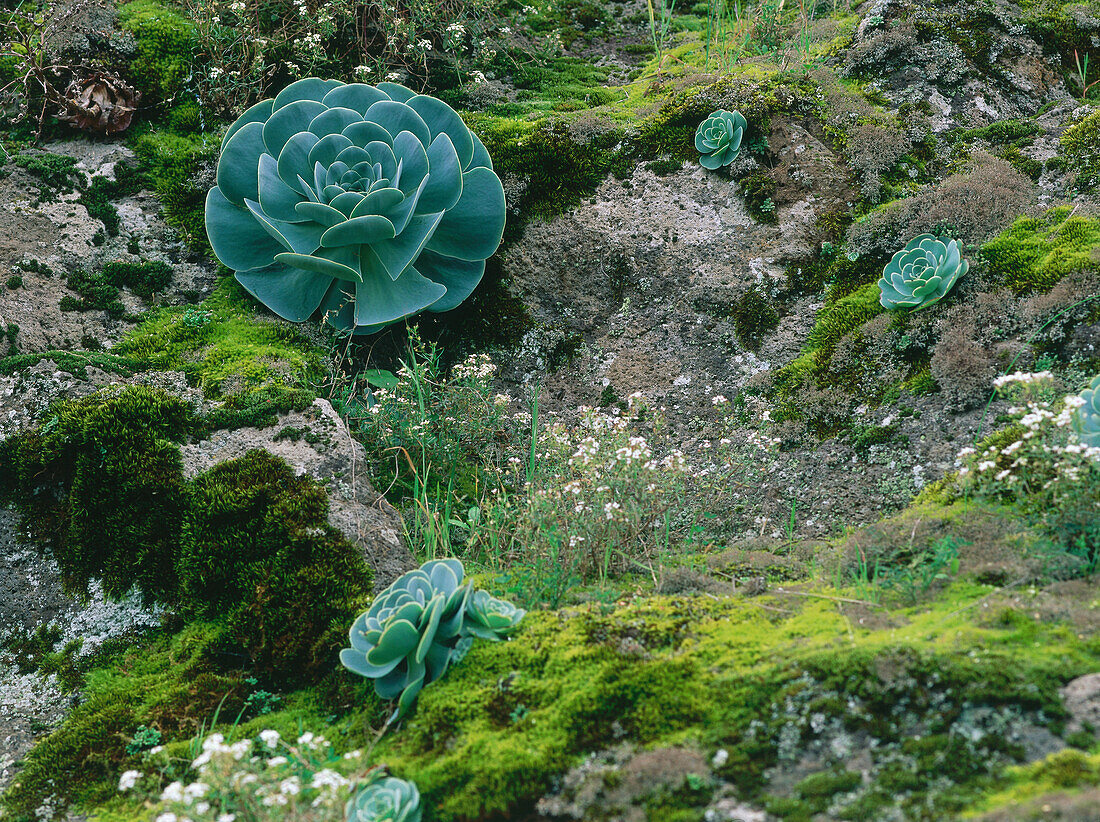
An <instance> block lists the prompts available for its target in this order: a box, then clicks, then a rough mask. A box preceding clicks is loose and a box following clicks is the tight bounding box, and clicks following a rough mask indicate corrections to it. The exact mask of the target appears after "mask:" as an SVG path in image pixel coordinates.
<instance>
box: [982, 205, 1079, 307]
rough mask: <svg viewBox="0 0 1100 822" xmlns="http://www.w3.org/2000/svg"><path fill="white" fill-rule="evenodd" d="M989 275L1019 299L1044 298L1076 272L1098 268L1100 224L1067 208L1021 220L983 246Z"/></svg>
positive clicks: (1054, 209)
mask: <svg viewBox="0 0 1100 822" xmlns="http://www.w3.org/2000/svg"><path fill="white" fill-rule="evenodd" d="M981 253H982V256H983V257H984V258H985V260H986V262H987V264H988V266H989V273H990V274H991V275H992V277H994V281H995V282H996V283H997V284H998V285H1004V286H1007V287H1008V288H1010V289H1012V290H1013V291H1014V292H1015V293H1016V294H1031V293H1045V292H1047V291H1050V289H1052V288H1053V287H1054V286H1055V285H1057V284H1058V283H1059V282H1060V281H1061V280H1062V278H1064V277H1065V276H1066V275H1067V274H1069V273H1070V272H1073V271H1080V270H1083V269H1100V220H1096V219H1092V218H1090V217H1087V216H1084V215H1080V214H1076V213H1074V209H1072V208H1070V207H1069V206H1062V207H1059V208H1053V209H1050V210H1049V211H1047V212H1046V213H1045V214H1043V215H1042V216H1039V217H1021V218H1020V219H1018V220H1016V222H1014V223H1013V224H1012V226H1011V227H1010V228H1008V229H1007V230H1006V231H1004V232H1003V233H1001V234H1000V235H998V236H997V237H995V238H993V239H992V240H990V241H989V242H988V243H986V244H985V245H983V246H982V249H981Z"/></svg>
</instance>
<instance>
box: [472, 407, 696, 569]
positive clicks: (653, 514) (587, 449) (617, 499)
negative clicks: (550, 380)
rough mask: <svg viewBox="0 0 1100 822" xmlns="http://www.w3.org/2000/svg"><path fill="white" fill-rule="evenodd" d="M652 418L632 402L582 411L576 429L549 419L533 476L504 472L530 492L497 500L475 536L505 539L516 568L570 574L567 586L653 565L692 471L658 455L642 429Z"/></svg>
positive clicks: (526, 470) (676, 457)
mask: <svg viewBox="0 0 1100 822" xmlns="http://www.w3.org/2000/svg"><path fill="white" fill-rule="evenodd" d="M647 412H648V413H649V415H650V416H651V417H652V416H653V412H652V411H650V410H649V409H648V408H647V407H646V404H645V402H644V398H642V397H641V395H634V396H632V397H630V398H628V404H627V407H626V411H625V412H624V411H622V410H620V409H619V408H612V409H611V410H610V411H607V412H605V411H603V410H600V409H596V408H590V407H581V408H579V409H578V410H577V418H576V419H573V420H571V421H566V420H564V419H562V418H560V417H556V416H551V422H550V424H549V425H547V426H546V427H545V428H542V429H541V430H540V431H539V432H538V439H537V440H536V442H535V445H534V449H533V457H534V459H533V462H534V466H535V468H534V470H533V471H532V470H531V466H530V464H528V462H526V461H523V460H520V459H518V458H516V459H515V461H514V462H513V463H512V464H511V473H506V476H505V479H506V484H507V485H508V486H509V487H515V488H520V489H522V491H523V493H522V494H515V495H513V496H511V497H509V498H508V499H506V500H503V499H490V500H489V501H488V502H487V503H486V505H485V507H484V510H483V512H482V514H481V517H480V519H481V521H482V522H484V523H487V524H490V526H491V527H489V528H487V529H486V530H484V531H482V532H480V533H478V534H475V536H477V537H480V538H483V539H485V540H486V541H487V542H489V543H491V544H499V540H500V537H501V536H503V537H504V538H505V539H506V540H507V541H508V544H509V546H510V547H509V549H508V551H507V555H506V556H507V558H508V559H509V560H511V561H513V562H514V561H515V560H519V561H520V562H521V563H523V564H524V565H527V566H534V567H536V568H538V567H543V568H546V569H549V568H551V567H556V568H557V569H559V570H561V569H566V570H567V572H568V573H567V574H566V575H565V576H559V577H557V579H558V581H559V582H561V583H562V584H565V581H566V579H576V580H585V579H591V578H603V577H605V576H608V575H610V574H615V573H619V572H621V571H623V570H625V569H627V568H630V567H633V566H635V564H636V563H638V562H642V561H644V562H649V563H651V564H652V563H655V562H656V561H657V558H658V554H659V553H660V551H661V546H662V544H663V540H664V538H665V536H666V527H667V525H668V517H669V516H670V510H671V509H672V508H673V507H674V505H675V503H676V500H677V499H679V498H680V497H681V495H682V491H683V483H684V474H685V469H686V467H687V463H686V460H685V458H684V455H683V454H682V453H681V452H679V451H675V450H673V451H669V452H667V453H664V454H657V453H655V452H654V448H653V446H652V445H651V443H650V441H649V438H648V437H647V436H646V435H645V433H644V432H643V431H641V430H639V429H640V425H639V423H640V420H641V418H642V416H643V414H646V413H647ZM494 527H495V530H494ZM503 558H505V557H502V556H497V557H495V558H494V559H496V560H500V559H503Z"/></svg>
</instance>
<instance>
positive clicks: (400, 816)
mask: <svg viewBox="0 0 1100 822" xmlns="http://www.w3.org/2000/svg"><path fill="white" fill-rule="evenodd" d="M344 816H345V819H346V820H347V822H420V817H421V810H420V791H418V790H417V788H416V784H415V783H413V782H409V781H408V780H405V779H397V778H396V777H393V776H387V777H383V778H381V779H375V780H374V781H373V782H370V783H369V784H367V785H366V786H364V787H363V788H362V789H360V790H359V792H358V793H356V794H355V796H353V797H352V798H351V799H350V800H349V801H348V804H347V806H346V807H345V808H344Z"/></svg>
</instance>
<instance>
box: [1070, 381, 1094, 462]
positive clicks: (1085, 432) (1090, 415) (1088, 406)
mask: <svg viewBox="0 0 1100 822" xmlns="http://www.w3.org/2000/svg"><path fill="white" fill-rule="evenodd" d="M1078 396H1079V398H1080V404H1079V405H1078V406H1077V408H1076V410H1075V411H1074V412H1073V418H1072V425H1073V431H1074V433H1075V434H1077V439H1079V440H1080V441H1081V442H1082V443H1084V444H1085V445H1088V446H1091V447H1092V448H1100V374H1097V375H1096V376H1095V377H1093V378H1092V381H1091V382H1090V383H1089V387H1088V388H1086V389H1085V390H1084V391H1082V392H1081V393H1080V394H1079V395H1078Z"/></svg>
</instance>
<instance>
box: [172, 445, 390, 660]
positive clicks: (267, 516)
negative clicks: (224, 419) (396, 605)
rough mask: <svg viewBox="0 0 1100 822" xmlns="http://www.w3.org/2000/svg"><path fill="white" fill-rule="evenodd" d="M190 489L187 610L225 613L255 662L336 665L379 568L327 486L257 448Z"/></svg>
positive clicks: (184, 550)
mask: <svg viewBox="0 0 1100 822" xmlns="http://www.w3.org/2000/svg"><path fill="white" fill-rule="evenodd" d="M188 498H189V502H190V505H189V510H188V513H187V515H186V520H185V523H184V526H183V529H182V533H181V535H180V546H179V554H178V559H177V567H176V571H177V574H178V576H179V580H180V586H179V591H178V594H177V596H176V600H177V602H178V603H179V606H180V607H181V608H182V610H183V611H184V612H185V613H188V614H191V615H192V616H194V617H199V618H206V619H224V620H225V621H226V623H227V627H228V631H229V635H230V636H231V637H232V638H233V640H234V641H235V642H238V643H239V644H240V645H241V646H242V648H243V649H244V650H245V651H246V653H247V654H248V658H249V659H250V661H251V665H252V666H253V667H254V669H255V670H257V671H261V672H263V673H265V674H273V675H276V676H278V677H280V678H282V679H286V678H288V677H293V678H294V679H309V678H311V677H313V676H315V675H316V674H317V672H318V671H322V670H325V669H328V668H331V667H332V665H333V664H334V660H335V658H336V652H337V650H338V649H339V648H340V646H341V644H342V642H343V640H344V634H345V632H346V631H347V624H348V620H349V619H350V618H351V617H353V616H354V615H355V613H356V612H357V611H359V610H361V609H362V608H363V607H364V606H365V603H366V601H367V598H368V595H369V594H370V591H371V580H372V575H371V571H370V568H368V567H367V564H366V563H365V562H364V560H363V557H362V555H361V554H360V552H358V551H357V550H356V548H355V547H354V546H353V545H352V544H351V543H349V542H348V540H347V538H346V537H345V536H344V535H342V534H341V533H340V532H339V531H337V530H336V529H335V528H333V527H332V526H331V525H329V524H328V523H327V522H326V515H327V513H328V498H327V496H326V494H325V491H324V489H323V488H322V487H321V486H320V485H318V484H317V483H316V482H315V481H314V480H312V479H311V478H309V477H304V476H303V477H297V476H295V474H294V471H293V469H291V468H290V467H289V466H288V465H287V464H286V463H285V462H283V461H282V460H280V459H278V458H276V457H273V456H271V455H270V454H268V453H267V452H266V451H258V450H257V451H252V452H251V453H249V454H248V455H247V456H244V457H241V458H240V459H236V460H231V461H229V462H226V463H222V464H221V465H219V466H217V467H215V468H214V469H212V470H211V471H208V472H207V473H205V474H202V475H200V476H198V477H196V478H195V480H194V481H193V482H192V483H190V485H189V488H188Z"/></svg>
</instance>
